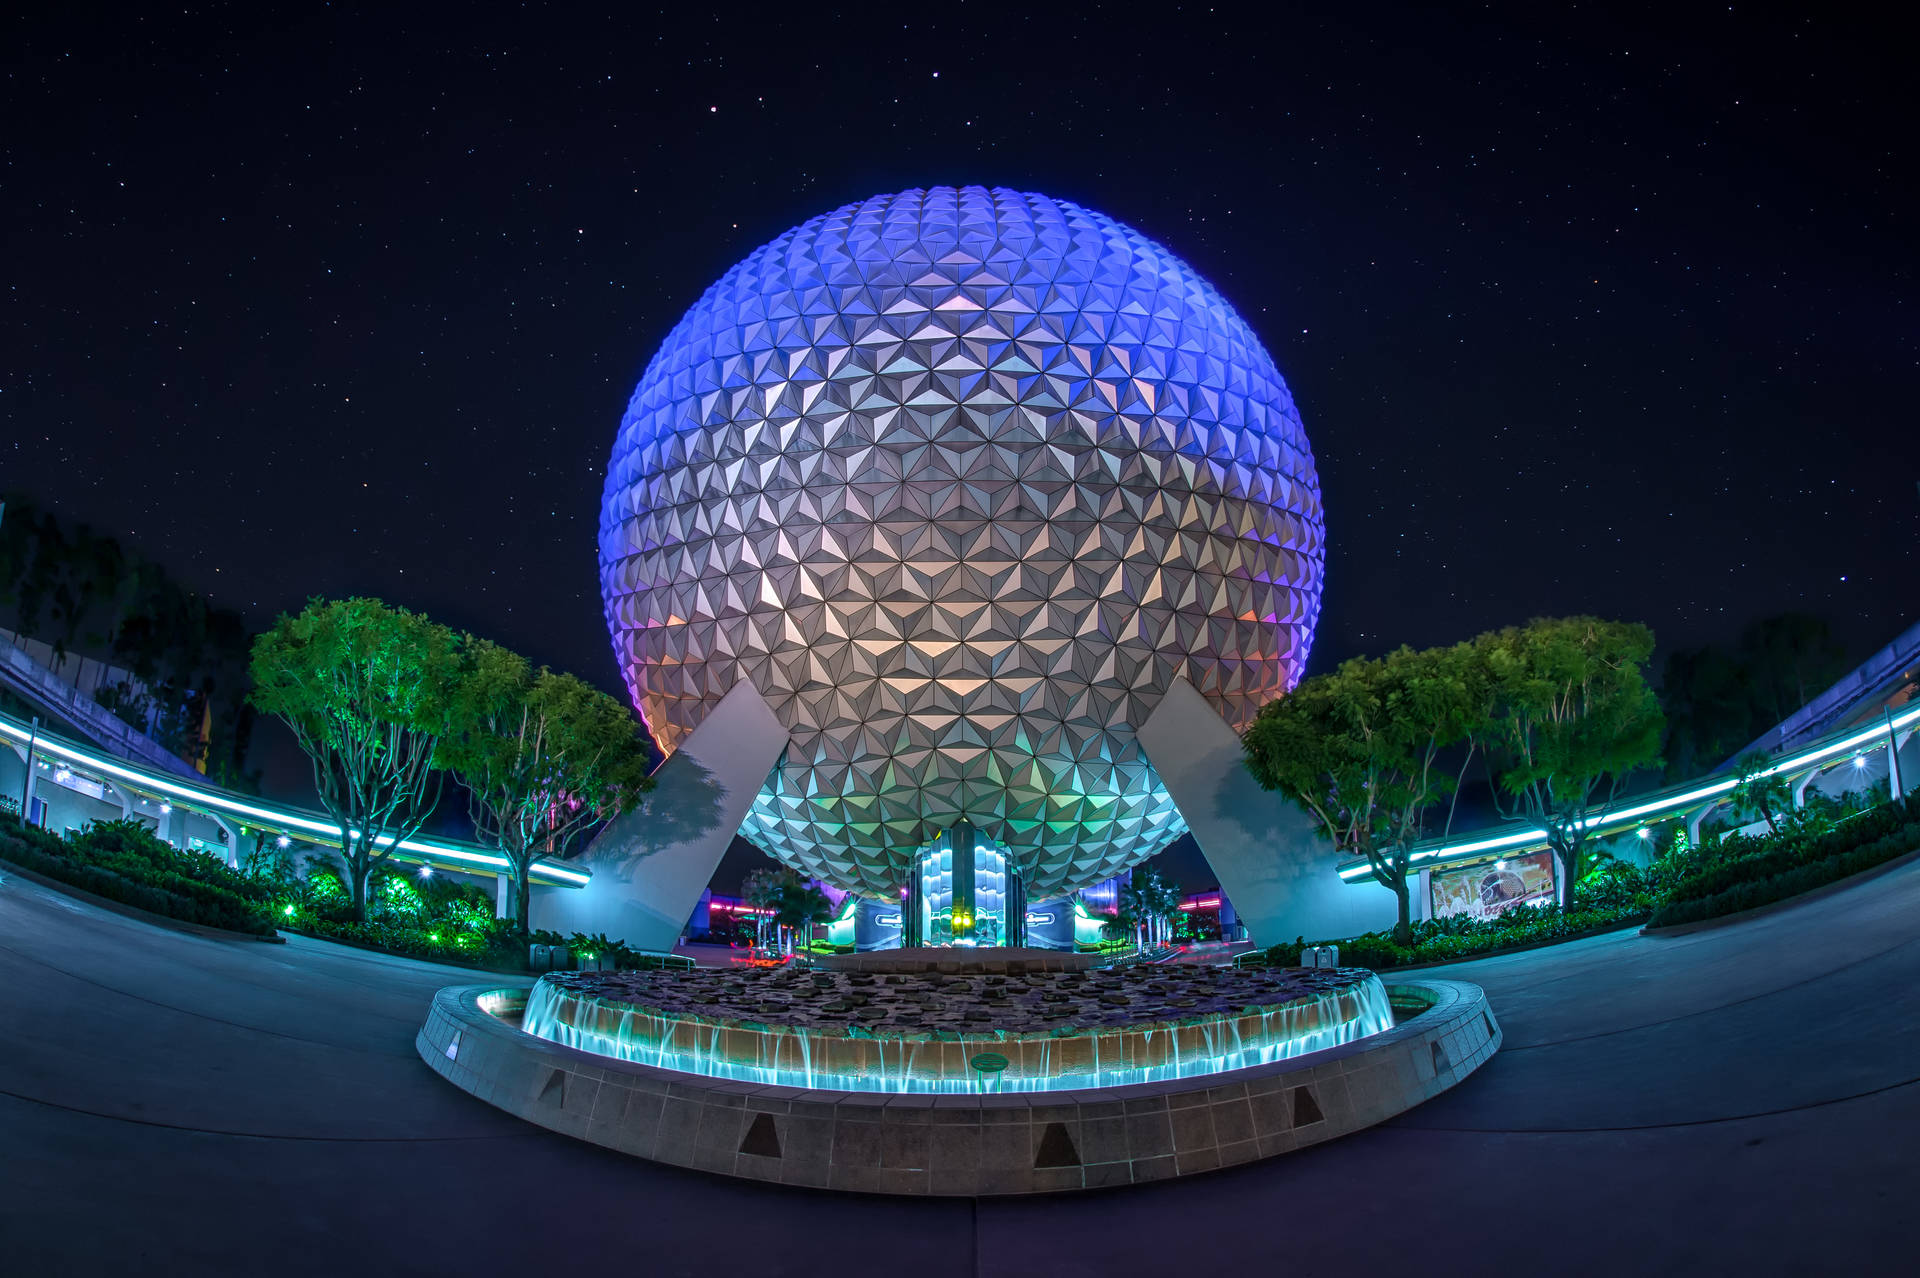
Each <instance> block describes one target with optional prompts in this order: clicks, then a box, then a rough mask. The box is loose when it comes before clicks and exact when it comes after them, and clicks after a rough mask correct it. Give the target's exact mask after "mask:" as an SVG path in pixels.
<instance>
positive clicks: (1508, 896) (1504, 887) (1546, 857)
mask: <svg viewBox="0 0 1920 1278" xmlns="http://www.w3.org/2000/svg"><path fill="white" fill-rule="evenodd" d="M1432 883H1433V888H1432V896H1433V917H1434V918H1436V919H1444V918H1450V917H1452V916H1453V915H1456V914H1465V915H1469V916H1471V917H1473V918H1476V919H1491V918H1497V917H1499V916H1500V915H1502V914H1505V913H1506V912H1507V911H1508V910H1510V909H1513V908H1514V907H1515V906H1517V905H1543V904H1545V903H1546V902H1548V901H1551V900H1552V899H1553V853H1551V852H1534V853H1531V854H1530V855H1527V856H1513V857H1508V858H1506V859H1505V860H1503V861H1481V862H1479V863H1477V864H1475V865H1463V866H1460V867H1459V868H1457V869H1445V870H1435V871H1434V872H1433V878H1432Z"/></svg>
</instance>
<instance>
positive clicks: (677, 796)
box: [528, 683, 787, 951]
mask: <svg viewBox="0 0 1920 1278" xmlns="http://www.w3.org/2000/svg"><path fill="white" fill-rule="evenodd" d="M786 748H787V730H786V729H785V728H783V727H781V726H780V721H779V720H778V719H776V718H775V717H774V714H773V710H772V709H771V708H770V707H769V706H768V705H767V703H766V699H765V698H763V697H762V696H761V695H760V693H759V692H758V691H757V690H756V689H755V688H754V686H753V685H752V684H751V683H741V684H738V685H736V686H735V687H734V688H733V690H732V691H731V692H729V693H727V695H726V696H725V697H722V698H721V700H720V704H719V705H717V706H715V707H714V708H713V709H712V710H711V711H710V712H709V713H708V714H707V717H706V718H705V719H704V720H703V721H702V722H701V724H700V726H699V727H698V728H695V729H694V730H693V732H692V734H691V735H689V736H688V737H687V739H686V740H685V741H684V742H682V743H681V745H680V748H679V749H678V750H675V751H674V752H673V754H672V756H671V757H670V758H668V759H667V761H666V762H665V763H663V764H661V765H660V767H659V769H658V770H656V771H655V772H654V774H653V776H654V789H653V790H652V792H651V793H649V794H648V795H647V796H646V802H645V803H644V804H643V805H642V806H641V807H640V808H638V809H637V810H635V811H632V812H629V813H627V814H626V815H624V816H622V817H619V818H617V819H616V820H615V821H614V822H613V823H612V824H611V825H609V826H607V828H606V829H604V830H602V831H601V832H600V835H599V837H597V838H596V839H594V841H593V843H592V845H591V846H589V847H588V848H587V850H586V851H585V852H583V853H582V854H581V855H580V857H579V860H578V862H577V863H578V864H579V865H580V866H582V867H583V868H585V869H588V870H591V871H592V872H593V882H592V883H590V884H588V885H587V886H586V887H584V888H559V887H554V888H535V889H534V895H533V901H532V903H531V904H530V906H529V907H528V913H529V914H530V915H531V916H532V918H531V923H532V925H533V926H534V927H536V928H545V929H549V930H552V931H555V932H585V933H588V934H589V935H599V934H601V933H604V934H606V935H607V936H609V937H611V938H613V939H614V940H616V941H621V942H623V943H625V944H627V945H630V946H632V947H633V948H635V949H639V950H662V951H664V950H671V949H672V948H673V945H674V942H675V941H677V940H678V939H679V937H680V932H681V929H682V928H684V927H685V926H686V924H687V919H688V917H689V916H690V915H691V914H692V913H693V907H694V906H695V905H697V904H698V903H699V901H700V893H701V892H702V891H704V890H705V889H706V886H707V881H708V880H709V879H711V878H712V877H713V872H714V870H715V869H716V868H717V867H718V866H719V864H720V858H721V857H722V856H724V855H725V854H726V851H727V845H728V844H730V843H732V842H733V836H734V834H735V832H736V831H738V830H739V828H740V823H741V822H742V821H743V820H745V819H746V815H747V810H748V808H750V807H751V806H752V804H753V798H754V795H756V794H758V793H759V792H760V787H761V786H762V785H764V784H765V783H766V780H767V774H768V773H770V772H772V771H773V766H774V764H776V763H778V762H779V761H780V755H781V753H782V752H783V751H784V750H785V749H786Z"/></svg>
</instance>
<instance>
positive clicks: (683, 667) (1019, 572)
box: [600, 187, 1325, 900]
mask: <svg viewBox="0 0 1920 1278" xmlns="http://www.w3.org/2000/svg"><path fill="white" fill-rule="evenodd" d="M1323 540H1324V521H1323V517H1322V513H1321V506H1320V494H1319V482H1318V478H1317V475H1316V473H1315V470H1314V464H1313V457H1312V454H1311V452H1310V450H1309V448H1308V444H1307V438H1306V434H1305V432H1304V431H1303V429H1302V428H1301V425H1300V420H1299V415H1298V413H1297V412H1296V410H1295V408H1294V404H1293V400H1292V397H1291V396H1290V395H1289V394H1288V392H1287V387H1286V384H1285V382H1284V381H1283V380H1282V379H1281V377H1280V374H1279V371H1278V370H1277V369H1276V368H1275V367H1274V365H1273V361H1272V360H1271V359H1270V358H1269V357H1268V355H1267V353H1266V351H1265V350H1264V349H1263V348H1262V346H1261V344H1260V342H1259V340H1258V339H1257V338H1256V337H1255V336H1254V334H1253V333H1252V331H1251V330H1250V329H1249V328H1248V327H1247V325H1246V324H1245V322H1244V321H1242V320H1241V318H1240V317H1239V316H1238V315H1237V314H1236V313H1235V312H1234V310H1233V308H1232V307H1231V306H1229V305H1228V304H1227V303H1226V302H1225V301H1224V300H1223V299H1222V298H1221V297H1220V296H1219V294H1217V293H1216V292H1214V290H1213V289H1212V288H1211V287H1210V286H1209V285H1208V284H1207V283H1206V282H1205V281H1204V280H1202V279H1200V278H1199V276H1197V275H1196V274H1195V273H1194V272H1193V270H1192V269H1191V268H1189V267H1188V266H1187V265H1186V264H1185V263H1183V262H1181V261H1180V260H1179V259H1178V258H1176V257H1174V256H1173V255H1172V254H1170V253H1168V252H1167V251H1166V250H1165V249H1164V248H1162V247H1160V246H1159V245H1157V244H1155V243H1154V242H1152V241H1151V240H1148V239H1146V238H1145V237H1144V236H1142V235H1140V234H1139V233H1138V232H1136V231H1134V230H1132V229H1130V228H1128V227H1126V226H1123V225H1121V224H1119V223H1117V222H1114V221H1113V220H1111V219H1109V218H1106V217H1103V216H1102V215H1100V214H1098V213H1094V212H1091V211H1089V210H1087V209H1083V208H1080V207H1078V206H1076V205H1073V204H1068V203H1065V202H1063V201H1059V200H1054V199H1050V198H1048V197H1046V196H1044V195H1035V194H1025V193H1021V192H1016V191H1008V190H1000V189H995V190H987V189H985V188H980V187H967V188H962V189H954V188H951V187H942V188H935V189H932V190H915V191H906V192H902V193H900V194H898V195H884V196H877V197H875V198H873V199H870V200H865V201H862V202H860V203H857V204H850V205H848V206H846V207H844V208H841V209H837V210H835V211H834V212H832V213H829V214H826V215H824V216H822V217H818V218H815V219H813V220H812V221H810V222H807V223H805V224H804V225H802V226H799V227H796V228H795V229H794V230H792V231H789V232H788V233H787V234H785V235H782V236H781V237H779V238H778V239H776V240H774V241H773V242H772V243H770V244H768V245H766V246H764V247H763V248H761V249H759V250H757V251H756V252H754V253H753V254H751V255H749V256H748V257H747V258H746V260H745V261H743V262H741V263H740V264H739V265H738V266H736V267H734V268H733V269H732V270H731V271H729V272H727V274H726V275H725V276H724V277H723V278H722V279H721V280H720V281H719V283H717V284H715V285H714V286H713V287H712V288H711V289H709V290H708V291H707V293H706V295H705V296H703V297H702V298H701V299H700V300H699V301H698V302H697V303H696V304H695V305H694V306H693V308H692V309H691V310H689V311H688V312H687V314H686V316H685V318H683V319H682V320H681V321H680V323H679V325H678V326H677V327H675V329H674V330H673V332H672V333H671V334H670V335H669V336H668V337H667V339H666V341H665V342H664V343H663V344H662V346H661V348H660V351H659V352H658V354H656V355H655V356H654V358H653V361H652V363H651V364H649V365H648V367H647V370H646V373H645V375H644V376H643V377H642V378H641V381H640V384H639V386H638V388H637V389H636V390H635V392H634V395H633V399H632V402H631V403H630V404H629V406H628V408H627V412H626V416H625V418H624V419H623V420H622V422H621V426H620V431H619V434H618V437H617V439H616V441H615V444H614V449H613V456H612V461H611V464H610V466H609V468H608V474H607V486H606V494H605V501H604V504H603V507H602V511H601V522H600V567H601V582H602V591H603V597H604V600H605V604H606V612H607V622H608V626H609V629H610V630H611V633H612V636H613V641H614V648H615V652H616V655H617V656H618V659H619V661H620V664H621V668H622V670H623V672H624V674H625V676H626V679H627V682H628V685H629V687H630V689H631V690H632V693H633V698H634V704H635V705H636V706H637V707H639V709H640V711H641V713H642V714H643V715H644V716H645V717H646V720H647V723H648V725H649V727H650V728H651V729H652V731H653V733H654V735H655V737H656V738H657V739H658V740H659V742H660V744H661V745H662V747H663V748H665V749H668V750H672V749H674V748H675V747H677V746H678V745H679V744H680V742H682V741H683V740H684V739H685V738H686V735H687V734H688V733H689V732H691V731H692V730H693V729H694V728H696V727H697V726H698V725H699V723H700V722H701V720H702V719H703V718H704V717H705V715H706V713H707V712H708V711H709V710H710V709H711V708H712V707H713V706H714V705H715V704H717V703H718V701H719V700H720V698H721V697H723V696H724V695H725V694H726V693H727V692H728V691H729V690H730V689H731V688H733V687H734V686H736V685H737V684H738V683H739V682H740V681H742V680H750V681H752V682H753V684H754V685H755V686H756V687H757V688H758V689H759V690H760V692H761V693H762V694H763V695H764V696H765V697H766V699H767V701H768V703H769V704H770V705H771V706H772V707H773V710H774V712H775V714H776V715H777V716H778V717H779V718H780V720H781V722H782V723H783V724H785V725H786V726H787V728H788V729H789V732H790V734H791V740H790V745H789V748H788V750H787V754H786V757H785V759H784V761H783V762H782V764H781V765H780V766H779V767H778V768H776V769H775V771H774V774H773V775H772V777H770V778H769V779H768V781H767V784H766V787H765V788H764V789H763V790H762V791H761V793H760V794H759V796H758V797H757V798H756V800H755V803H754V806H753V810H752V812H751V813H750V815H749V816H748V818H747V820H746V822H745V823H744V824H743V826H742V827H741V833H742V834H743V835H745V836H746V837H748V838H750V839H752V840H753V841H755V842H756V843H758V844H760V845H761V846H762V847H764V848H766V849H767V850H768V851H770V852H772V853H773V854H774V855H776V856H778V857H780V858H781V859H782V860H785V861H787V862H789V863H790V864H793V865H795V866H796V867H798V868H800V869H802V870H803V871H805V872H806V873H809V874H815V875H819V876H821V877H824V878H826V879H828V880H830V881H832V882H835V883H838V884H840V885H842V886H845V887H847V888H850V889H853V890H857V891H861V892H864V893H867V894H870V895H873V896H881V897H885V896H891V895H893V894H895V893H896V892H897V889H898V885H899V883H900V882H901V881H902V879H903V877H904V875H905V873H906V867H907V866H908V865H909V864H910V863H911V858H912V853H913V851H914V850H915V849H916V848H918V847H921V846H923V845H926V844H928V843H930V842H931V841H932V840H933V839H934V838H935V837H936V836H937V835H938V833H939V832H940V831H941V830H943V829H945V828H948V827H950V826H951V825H952V824H953V822H954V821H956V820H958V819H960V818H961V817H965V818H967V819H969V820H971V821H972V822H973V823H974V825H975V826H976V827H978V828H979V830H980V831H981V832H982V834H984V835H985V836H986V837H987V838H988V839H990V840H992V841H993V842H994V843H996V844H998V845H1000V846H1001V847H1003V848H1005V849H1006V850H1007V852H1008V854H1009V855H1010V856H1011V858H1012V859H1013V862H1014V864H1015V865H1016V866H1017V867H1018V868H1019V870H1020V872H1021V874H1022V876H1023V878H1024V880H1025V882H1026V885H1027V890H1028V897H1029V899H1031V900H1044V899H1046V898H1047V896H1049V895H1054V894H1057V893H1059V892H1064V891H1069V890H1072V889H1073V888H1077V887H1079V886H1082V885H1083V884H1087V883H1092V882H1097V881H1099V880H1100V879H1102V878H1105V877H1108V876H1110V875H1112V874H1114V873H1117V872H1118V871H1120V870H1122V869H1125V868H1127V867H1128V866H1130V865H1133V864H1136V863H1138V862H1139V861H1141V860H1143V859H1145V858H1146V857H1148V856H1150V855H1152V854H1153V853H1154V852H1156V851H1158V850H1159V849H1160V848H1162V847H1164V846H1165V845H1166V843H1167V842H1169V841H1170V840H1172V839H1173V838H1175V837H1177V836H1178V835H1179V834H1181V833H1182V832H1183V831H1184V830H1185V822H1184V821H1183V820H1182V818H1181V816H1180V813H1179V811H1178V810H1177V808H1175V806H1174V805H1173V803H1172V802H1171V801H1170V800H1169V799H1168V797H1167V794H1166V791H1165V790H1164V788H1163V787H1162V786H1161V784H1160V782H1159V779H1158V777H1157V776H1156V775H1155V774H1154V771H1153V768H1152V766H1151V764H1150V763H1149V762H1148V760H1147V759H1146V757H1145V756H1144V754H1143V753H1142V752H1141V750H1140V748H1139V746H1138V744H1137V742H1136V741H1135V739H1134V736H1133V728H1134V727H1135V726H1136V725H1137V724H1139V723H1141V722H1143V721H1144V719H1145V718H1146V716H1147V715H1149V714H1150V713H1151V712H1152V710H1153V707H1154V706H1155V705H1156V704H1157V703H1158V700H1159V698H1160V696H1161V695H1162V694H1163V693H1164V692H1165V691H1166V689H1167V688H1168V687H1169V686H1170V685H1171V684H1172V683H1173V682H1174V681H1175V680H1185V681H1186V682H1188V683H1190V684H1192V685H1193V686H1194V687H1195V688H1196V689H1198V690H1199V692H1200V693H1201V694H1202V695H1203V696H1204V697H1206V698H1207V700H1208V701H1209V702H1210V703H1211V704H1212V705H1213V706H1214V708H1215V709H1216V710H1218V711H1219V712H1220V714H1221V715H1222V717H1223V718H1225V719H1226V720H1227V722H1228V723H1230V724H1231V725H1232V726H1233V727H1234V728H1235V729H1236V730H1238V729H1240V728H1243V727H1244V726H1245V725H1246V723H1247V722H1248V721H1249V720H1250V719H1251V718H1252V716H1253V715H1254V713H1255V712H1257V710H1258V709H1259V707H1260V706H1261V705H1262V704H1264V703H1265V702H1266V701H1268V700H1270V699H1271V698H1273V697H1274V696H1277V695H1278V694H1280V693H1281V692H1283V691H1284V690H1286V689H1287V688H1289V687H1291V686H1292V685H1293V683H1294V682H1295V681H1296V680H1297V679H1298V678H1299V674H1300V671H1301V668H1302V666H1303V665H1304V664H1305V661H1306V655H1307V650H1308V647H1309V645H1310V643H1311V641H1312V635H1313V626H1314V622H1315V619H1316V618H1317V617H1318V614H1319V607H1320V584H1321V576H1322V571H1323V566H1324V562H1325V561H1324V552H1323Z"/></svg>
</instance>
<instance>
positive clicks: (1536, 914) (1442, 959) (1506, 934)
mask: <svg viewBox="0 0 1920 1278" xmlns="http://www.w3.org/2000/svg"><path fill="white" fill-rule="evenodd" d="M1649 908H1650V907H1649V906H1647V905H1646V904H1645V902H1644V901H1642V900H1640V899H1638V898H1635V899H1633V900H1631V901H1630V902H1629V903H1628V904H1626V905H1616V906H1609V907H1604V908H1602V907H1594V906H1589V905H1586V904H1585V903H1582V904H1581V906H1580V908H1576V909H1574V910H1572V911H1571V912H1568V911H1563V910H1561V909H1560V907H1559V906H1558V905H1554V904H1547V905H1539V906H1530V907H1525V908H1521V909H1516V910H1510V911H1508V912H1507V913H1505V914H1503V915H1501V916H1500V917H1498V918H1494V919H1484V920H1482V919H1475V918H1472V917H1470V916H1467V915H1455V916H1453V917H1450V918H1444V919H1425V920H1422V921H1421V922H1418V923H1415V924H1414V925H1413V944H1411V945H1398V944H1396V943H1395V942H1394V939H1393V933H1392V932H1391V931H1384V932H1368V933H1365V934H1363V935H1360V936H1355V937H1349V938H1347V939H1346V940H1342V941H1318V942H1311V944H1319V945H1337V946H1339V947H1340V962H1341V963H1342V964H1345V965H1347V966H1349V967H1370V968H1374V969H1376V970H1384V969H1387V968H1395V967H1410V966H1412V965H1414V964H1416V963H1447V962H1451V961H1453V960H1455V959H1463V958H1470V957H1472V956H1473V955H1476V954H1485V953H1487V952H1489V951H1492V950H1505V949H1512V948H1514V947H1516V946H1521V945H1539V944H1543V943H1545V942H1548V941H1571V940H1574V939H1575V938H1577V937H1582V936H1588V935H1591V934H1592V933H1594V932H1600V931H1605V930H1606V929H1608V928H1614V927H1619V926H1621V925H1622V924H1626V923H1632V922H1636V921H1638V920H1640V919H1644V918H1645V917H1646V916H1647V912H1648V909H1649ZM1309 944H1310V942H1308V941H1306V940H1305V939H1304V938H1302V939H1299V940H1296V941H1294V942H1293V943H1292V944H1289V945H1276V946H1274V947H1273V948H1271V949H1269V950H1267V951H1266V954H1265V961H1266V962H1268V963H1270V964H1272V965H1274V966H1276V967H1296V966H1298V965H1299V963H1300V952H1301V951H1302V950H1303V949H1305V948H1307V946H1308V945H1309Z"/></svg>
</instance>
